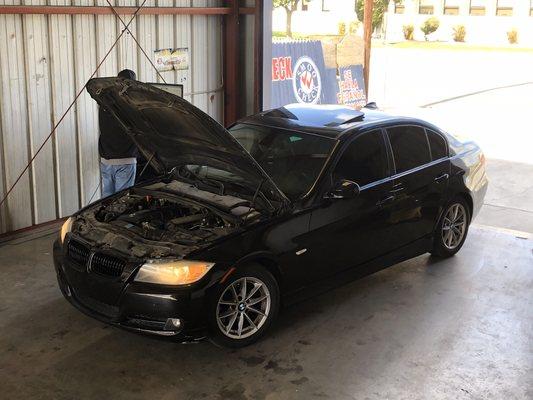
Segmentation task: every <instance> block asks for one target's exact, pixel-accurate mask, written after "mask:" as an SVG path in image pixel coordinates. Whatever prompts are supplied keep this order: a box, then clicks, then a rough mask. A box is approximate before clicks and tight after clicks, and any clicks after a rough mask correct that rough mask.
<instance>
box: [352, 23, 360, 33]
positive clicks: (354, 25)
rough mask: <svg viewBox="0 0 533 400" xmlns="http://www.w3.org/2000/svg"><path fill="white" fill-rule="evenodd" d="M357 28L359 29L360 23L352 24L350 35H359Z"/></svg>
mask: <svg viewBox="0 0 533 400" xmlns="http://www.w3.org/2000/svg"><path fill="white" fill-rule="evenodd" d="M357 28H359V21H352V22H350V34H354V33H357Z"/></svg>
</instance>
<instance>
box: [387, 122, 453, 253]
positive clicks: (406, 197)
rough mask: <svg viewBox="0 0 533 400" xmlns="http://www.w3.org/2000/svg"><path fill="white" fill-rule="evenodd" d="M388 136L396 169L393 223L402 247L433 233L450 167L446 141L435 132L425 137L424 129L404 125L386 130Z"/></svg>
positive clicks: (399, 244) (398, 242) (395, 234)
mask: <svg viewBox="0 0 533 400" xmlns="http://www.w3.org/2000/svg"><path fill="white" fill-rule="evenodd" d="M428 135H429V136H428ZM435 135H436V136H435ZM387 136H388V140H389V143H390V149H391V151H392V155H393V160H394V166H395V175H394V179H393V188H392V194H393V196H394V202H393V206H392V209H391V211H392V214H391V224H392V230H393V232H394V236H395V237H396V238H397V245H398V247H400V246H402V245H406V244H408V243H411V242H413V241H415V240H417V239H420V238H421V237H423V236H425V235H428V234H430V233H432V232H433V229H434V226H435V223H436V221H437V219H438V216H439V212H440V209H441V207H442V205H443V202H444V200H445V194H446V188H447V185H448V177H449V170H450V164H449V159H448V157H447V150H446V142H445V141H444V139H443V138H442V137H441V136H440V135H439V134H437V133H436V132H429V133H428V134H426V129H425V128H424V127H422V126H416V125H404V126H395V127H391V128H387ZM430 142H431V143H432V147H431V148H430ZM431 149H433V152H434V153H435V155H434V156H433V157H432V151H431Z"/></svg>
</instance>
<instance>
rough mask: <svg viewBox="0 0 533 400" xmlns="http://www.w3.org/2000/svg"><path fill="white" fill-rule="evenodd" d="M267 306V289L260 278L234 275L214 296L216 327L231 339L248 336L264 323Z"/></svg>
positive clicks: (268, 311)
mask: <svg viewBox="0 0 533 400" xmlns="http://www.w3.org/2000/svg"><path fill="white" fill-rule="evenodd" d="M270 306H271V298H270V292H269V290H268V287H267V286H266V284H265V283H264V282H263V281H261V280H260V279H258V278H255V277H244V278H240V279H237V280H236V281H235V282H232V283H231V284H230V285H229V286H228V287H227V288H226V289H225V290H224V292H223V293H222V295H221V296H220V298H219V300H218V304H217V310H216V318H217V324H218V327H219V329H220V331H221V332H222V333H223V334H224V335H226V336H227V337H229V338H231V339H244V338H247V337H250V336H252V335H253V334H254V333H256V332H257V331H258V330H259V329H261V327H262V326H263V325H264V324H265V322H266V320H267V318H268V315H269V313H270Z"/></svg>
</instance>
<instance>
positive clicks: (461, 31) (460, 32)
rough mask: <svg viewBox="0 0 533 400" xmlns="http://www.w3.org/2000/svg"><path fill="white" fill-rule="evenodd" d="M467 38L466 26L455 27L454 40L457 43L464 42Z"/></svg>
mask: <svg viewBox="0 0 533 400" xmlns="http://www.w3.org/2000/svg"><path fill="white" fill-rule="evenodd" d="M465 36H466V28H465V26H464V25H456V26H454V27H453V40H455V41H456V42H464V41H465Z"/></svg>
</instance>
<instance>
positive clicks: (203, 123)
mask: <svg viewBox="0 0 533 400" xmlns="http://www.w3.org/2000/svg"><path fill="white" fill-rule="evenodd" d="M87 91H88V92H89V94H90V95H91V97H92V98H93V99H95V100H96V101H97V103H98V104H99V105H100V106H102V107H105V108H106V109H107V110H108V111H109V112H110V113H111V114H112V115H113V116H114V117H115V118H116V119H117V120H118V121H119V122H120V124H121V125H122V126H124V128H125V130H126V131H127V132H128V134H129V135H130V136H131V138H132V140H133V142H134V143H135V144H136V145H137V147H138V148H139V150H140V151H141V153H142V154H143V155H144V157H145V158H146V159H147V160H149V161H150V163H151V164H152V166H153V167H154V168H155V169H156V170H157V172H159V173H165V172H169V171H171V170H172V169H173V168H175V167H179V166H182V165H188V164H192V165H206V166H210V167H213V168H218V169H221V170H224V171H228V172H231V173H234V174H236V175H238V176H240V177H242V178H244V179H245V180H246V182H248V183H249V184H250V186H251V187H252V190H253V188H254V187H258V186H259V184H261V191H262V192H263V193H264V194H265V195H267V197H269V198H271V199H274V200H277V201H282V202H287V201H288V200H287V197H286V196H285V195H284V194H283V193H282V192H281V191H280V190H279V189H278V187H277V186H276V185H275V184H274V182H273V181H272V179H271V178H270V177H269V176H268V175H267V174H266V172H265V171H264V170H263V169H262V168H261V166H260V165H259V164H258V163H257V161H255V160H254V159H253V158H252V156H251V155H250V154H249V153H248V152H247V151H246V150H245V149H244V148H243V147H242V146H241V145H240V143H239V142H238V141H237V140H235V139H234V138H233V136H232V135H231V134H230V133H229V132H228V131H227V130H226V129H225V128H224V127H223V126H222V125H220V124H219V123H218V122H216V121H215V120H214V119H213V118H211V117H210V116H209V115H207V114H206V113H204V112H203V111H201V110H200V109H198V108H197V107H195V106H193V105H192V104H191V103H189V102H188V101H186V100H184V99H182V98H180V97H178V96H175V95H173V94H170V93H168V92H165V91H163V90H161V89H158V88H155V87H153V86H152V85H149V84H146V83H142V82H137V81H132V80H129V79H122V78H94V79H91V80H90V81H89V82H88V83H87ZM261 182H262V183H261Z"/></svg>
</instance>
